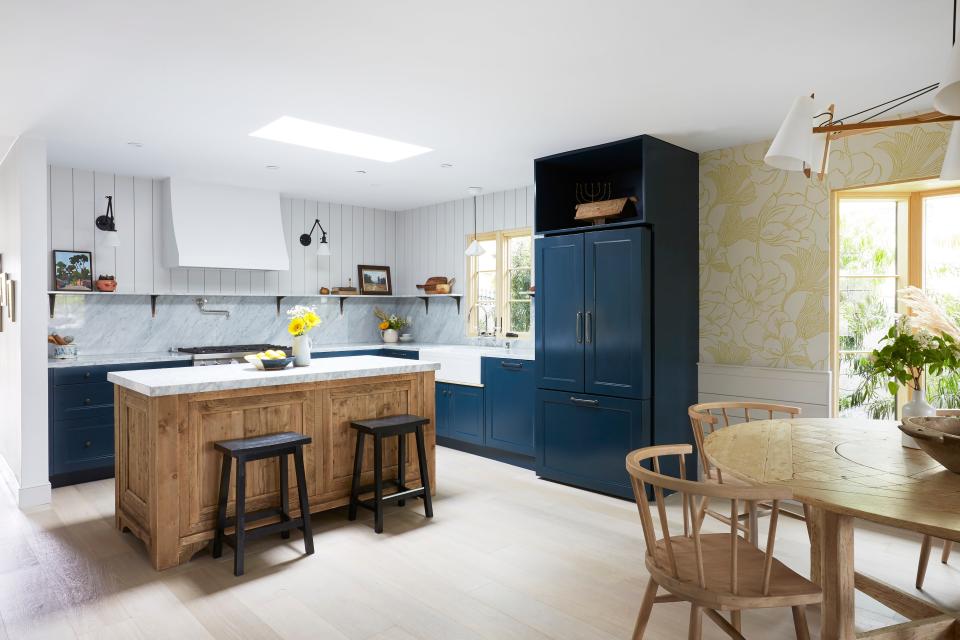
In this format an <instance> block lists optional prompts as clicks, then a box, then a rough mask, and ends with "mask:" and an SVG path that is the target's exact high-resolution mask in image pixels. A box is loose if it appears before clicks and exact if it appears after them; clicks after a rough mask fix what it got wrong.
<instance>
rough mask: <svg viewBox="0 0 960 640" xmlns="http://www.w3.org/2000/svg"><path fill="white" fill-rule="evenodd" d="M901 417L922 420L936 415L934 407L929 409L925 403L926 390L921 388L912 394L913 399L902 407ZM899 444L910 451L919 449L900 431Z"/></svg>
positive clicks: (912, 440) (914, 441)
mask: <svg viewBox="0 0 960 640" xmlns="http://www.w3.org/2000/svg"><path fill="white" fill-rule="evenodd" d="M902 415H903V417H904V418H924V417H927V416H935V415H937V409H936V407H931V406H930V404H929V403H928V402H927V394H926V390H925V389H924V388H923V387H921V388H920V389H919V390H915V391H914V392H913V399H912V400H911V401H910V402H908V403H906V404H905V405H903V413H902ZM900 444H901V445H903V446H904V447H909V448H911V449H919V448H920V447H919V446H918V445H917V441H916V440H914V439H913V438H911V437H910V436H908V435H907V434H905V433H903V432H902V431H901V432H900Z"/></svg>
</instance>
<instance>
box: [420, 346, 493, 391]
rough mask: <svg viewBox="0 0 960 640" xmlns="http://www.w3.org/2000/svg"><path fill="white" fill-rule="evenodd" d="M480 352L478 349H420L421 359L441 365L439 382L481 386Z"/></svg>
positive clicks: (438, 374)
mask: <svg viewBox="0 0 960 640" xmlns="http://www.w3.org/2000/svg"><path fill="white" fill-rule="evenodd" d="M480 355H481V354H480V352H479V351H478V350H477V349H473V350H468V349H456V348H453V349H451V348H450V347H443V348H431V347H421V348H420V359H421V360H430V361H432V362H439V363H440V370H439V371H437V378H436V379H437V381H438V382H452V383H454V384H469V385H475V386H479V385H480Z"/></svg>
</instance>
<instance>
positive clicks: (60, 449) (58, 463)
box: [53, 421, 113, 473]
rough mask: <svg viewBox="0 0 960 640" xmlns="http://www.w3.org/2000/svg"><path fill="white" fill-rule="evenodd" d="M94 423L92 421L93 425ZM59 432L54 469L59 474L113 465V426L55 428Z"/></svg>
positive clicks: (110, 424) (58, 426)
mask: <svg viewBox="0 0 960 640" xmlns="http://www.w3.org/2000/svg"><path fill="white" fill-rule="evenodd" d="M92 422H93V421H91V423H92ZM54 428H55V429H56V430H57V431H58V437H57V444H56V446H55V448H54V454H53V455H54V468H55V469H56V470H57V471H58V472H61V473H62V472H66V471H76V470H78V469H80V468H90V467H100V466H110V465H112V464H113V424H112V421H111V423H109V424H96V425H95V426H88V427H83V428H71V429H67V428H62V426H61V425H57V426H55V427H54Z"/></svg>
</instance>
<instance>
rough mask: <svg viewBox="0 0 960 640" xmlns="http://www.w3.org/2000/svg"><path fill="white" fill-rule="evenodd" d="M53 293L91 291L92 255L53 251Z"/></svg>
mask: <svg viewBox="0 0 960 640" xmlns="http://www.w3.org/2000/svg"><path fill="white" fill-rule="evenodd" d="M53 289H54V291H81V292H82V291H93V254H91V253H90V252H89V251H63V250H59V249H54V250H53Z"/></svg>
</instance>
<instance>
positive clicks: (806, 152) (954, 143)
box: [764, 0, 960, 180]
mask: <svg viewBox="0 0 960 640" xmlns="http://www.w3.org/2000/svg"><path fill="white" fill-rule="evenodd" d="M956 29H957V0H953V34H952V38H953V49H952V51H951V55H950V61H949V64H948V65H947V73H946V75H945V77H944V79H943V81H942V82H939V83H934V84H930V85H927V86H925V87H921V88H919V89H916V90H914V91H911V92H910V93H905V94H903V95H902V96H899V97H896V98H893V99H891V100H887V101H885V102H881V103H880V104H877V105H874V106H872V107H870V108H868V109H862V110H860V111H857V112H856V113H851V114H850V115H848V116H844V117H842V118H835V117H834V113H833V111H834V110H833V105H831V106H830V107H829V108H828V109H827V110H826V111H824V112H823V113H819V114H816V115H813V113H814V111H815V109H814V108H813V95H811V96H810V97H809V98H808V97H806V96H801V97H799V98H796V99H795V100H794V102H793V106H792V107H791V108H790V111H789V112H788V113H787V117H786V118H785V119H784V121H783V124H781V125H780V129H779V130H778V131H777V135H776V137H775V138H774V139H773V143H772V144H771V145H770V150H769V151H768V152H767V155H766V156H765V157H764V161H765V162H766V163H767V164H768V165H770V166H771V167H774V168H776V169H782V170H785V171H803V172H804V173H805V174H806V175H807V177H810V176H811V175H812V172H813V170H816V171H817V173H818V174H819V176H820V179H821V180H823V176H824V174H825V173H826V171H827V160H828V158H829V156H830V143H831V142H832V141H833V140H837V139H839V138H845V137H848V136H854V135H858V134H861V133H872V132H874V131H880V130H882V129H887V128H890V127H901V126H904V125H922V124H930V123H935V122H953V121H956V120H960V48H958V47H957V46H956ZM933 92H936V93H935V94H934V98H933V104H934V107H936V111H930V112H927V113H922V114H920V115H915V116H907V117H903V118H896V119H891V120H875V119H874V118H877V117H878V116H880V115H883V114H884V113H887V112H889V111H893V110H895V109H898V108H899V107H902V106H903V105H905V104H907V103H908V102H910V101H911V100H916V99H917V98H919V97H921V96H925V95H927V94H930V93H933ZM868 114H869V115H868ZM860 117H862V119H860V120H858V121H856V122H851V120H853V119H854V118H860ZM823 118H826V119H825V120H823ZM811 119H812V120H814V121H816V120H817V119H821V120H822V121H821V122H820V123H819V124H817V123H816V122H814V123H813V126H812V127H811V128H807V126H805V125H804V121H806V122H810V121H811ZM940 179H941V180H954V179H960V129H958V127H957V126H956V125H954V131H953V132H952V133H951V135H950V139H949V142H948V144H947V149H946V153H945V156H944V160H943V170H942V172H941V174H940Z"/></svg>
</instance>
